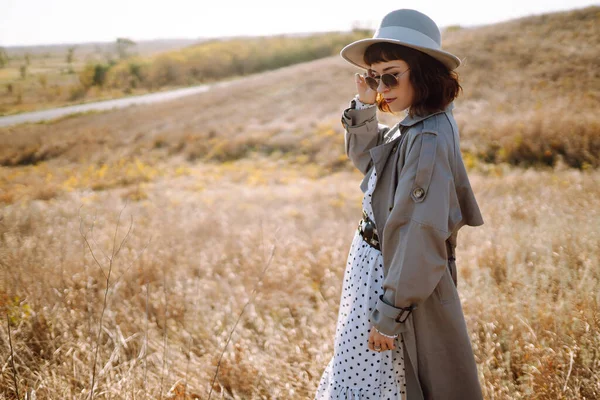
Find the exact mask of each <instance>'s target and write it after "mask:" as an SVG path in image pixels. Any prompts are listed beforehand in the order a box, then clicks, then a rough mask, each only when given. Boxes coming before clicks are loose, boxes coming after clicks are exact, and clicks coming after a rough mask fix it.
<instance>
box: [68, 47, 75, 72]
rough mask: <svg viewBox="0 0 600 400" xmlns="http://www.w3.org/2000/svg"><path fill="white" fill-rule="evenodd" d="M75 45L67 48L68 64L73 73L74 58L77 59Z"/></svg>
mask: <svg viewBox="0 0 600 400" xmlns="http://www.w3.org/2000/svg"><path fill="white" fill-rule="evenodd" d="M74 53H75V46H72V47H69V48H68V49H67V64H69V73H70V74H72V73H73V60H74V59H75V56H74Z"/></svg>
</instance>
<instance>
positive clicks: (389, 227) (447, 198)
mask: <svg viewBox="0 0 600 400" xmlns="http://www.w3.org/2000/svg"><path fill="white" fill-rule="evenodd" d="M407 139H408V143H407V147H406V150H405V162H404V165H403V167H402V169H401V171H400V175H399V176H398V183H397V186H396V190H395V194H394V202H393V206H392V209H391V211H390V214H389V216H388V219H387V221H386V225H385V227H384V230H383V243H382V254H383V267H384V280H383V290H384V292H383V294H382V295H381V296H380V297H379V299H378V301H377V304H376V306H375V309H374V310H373V311H372V313H371V321H372V322H373V325H375V327H377V329H379V330H380V331H381V332H383V333H386V334H389V335H393V334H397V333H400V332H403V330H404V324H402V323H399V322H396V317H397V316H398V315H399V314H400V313H401V311H402V310H401V309H400V308H405V307H410V306H416V307H418V306H419V304H420V303H421V302H422V301H424V300H425V299H427V298H428V297H429V296H430V295H431V294H432V293H433V291H434V289H435V287H436V286H437V284H438V282H439V281H440V279H441V278H442V276H443V274H444V272H445V268H447V263H448V260H447V259H448V256H447V251H446V239H448V238H449V237H450V234H451V231H452V228H451V227H450V225H451V224H452V222H451V220H455V219H456V218H453V216H452V212H451V211H450V208H451V207H452V205H453V204H455V201H453V197H455V190H454V180H453V175H452V171H451V167H450V163H449V155H448V152H447V150H445V149H446V146H443V141H442V139H441V138H440V137H438V135H437V134H436V133H431V132H422V133H418V134H417V135H416V136H415V137H413V138H412V139H411V138H410V137H407ZM440 142H441V143H440ZM456 217H457V218H460V216H459V215H458V216H456Z"/></svg>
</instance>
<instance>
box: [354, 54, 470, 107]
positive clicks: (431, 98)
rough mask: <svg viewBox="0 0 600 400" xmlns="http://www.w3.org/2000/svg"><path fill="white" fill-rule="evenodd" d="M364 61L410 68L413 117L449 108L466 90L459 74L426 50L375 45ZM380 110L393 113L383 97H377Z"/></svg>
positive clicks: (370, 63)
mask: <svg viewBox="0 0 600 400" xmlns="http://www.w3.org/2000/svg"><path fill="white" fill-rule="evenodd" d="M363 59H364V61H365V63H366V64H368V65H373V64H375V63H378V62H384V61H394V60H402V61H404V62H406V63H407V64H408V67H409V68H410V75H409V76H410V83H411V84H412V86H413V88H414V90H415V98H414V100H413V104H411V106H410V109H409V114H410V116H411V117H412V116H415V115H427V114H431V113H432V112H436V111H440V110H443V109H445V108H446V106H447V105H448V104H450V103H451V102H452V101H453V100H454V99H455V98H456V97H458V93H459V91H460V90H462V87H461V86H460V83H459V82H458V74H457V73H456V72H455V71H450V70H449V69H448V67H446V66H445V65H444V64H442V63H441V62H440V61H438V60H436V59H435V58H433V57H431V56H430V55H428V54H425V53H423V52H422V51H419V50H415V49H412V48H410V47H406V46H402V45H399V44H394V43H386V42H380V43H374V44H372V45H370V46H369V47H367V50H366V51H365V54H364V56H363ZM377 107H378V108H379V109H380V110H381V111H385V112H391V110H390V108H389V106H388V104H387V103H386V102H385V101H384V99H383V96H382V95H381V94H378V95H377Z"/></svg>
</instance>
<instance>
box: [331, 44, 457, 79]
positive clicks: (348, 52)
mask: <svg viewBox="0 0 600 400" xmlns="http://www.w3.org/2000/svg"><path fill="white" fill-rule="evenodd" d="M375 43H394V44H399V45H402V46H406V47H410V48H411V49H415V50H419V51H422V52H423V53H425V54H427V55H429V56H431V57H433V58H435V59H436V60H438V61H440V62H441V63H442V64H444V65H445V66H446V67H448V69H449V70H451V71H452V70H453V69H456V68H457V67H458V66H459V65H460V58H458V57H456V56H455V55H454V54H451V53H448V52H447V51H443V50H435V49H431V48H428V47H421V46H416V45H413V44H410V43H406V42H403V41H401V40H395V39H385V38H373V39H361V40H357V41H356V42H353V43H350V44H349V45H347V46H346V47H344V48H343V49H342V51H341V52H340V55H341V56H342V58H343V59H344V60H346V61H348V62H349V63H350V64H353V65H356V66H357V67H360V68H364V69H369V67H370V66H369V65H367V64H365V61H364V59H363V58H364V54H365V51H366V50H367V47H369V46H370V45H372V44H375Z"/></svg>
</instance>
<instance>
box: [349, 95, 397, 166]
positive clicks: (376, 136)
mask: <svg viewBox="0 0 600 400" xmlns="http://www.w3.org/2000/svg"><path fill="white" fill-rule="evenodd" d="M342 125H343V126H344V129H345V130H346V132H345V136H344V139H345V150H346V155H347V156H348V158H350V161H352V163H353V164H354V166H355V167H356V168H358V170H359V171H360V172H362V173H363V174H366V173H367V172H368V171H369V168H370V167H371V164H372V160H371V154H370V153H369V150H371V149H372V148H373V147H375V146H377V145H379V144H381V143H382V142H383V136H384V134H385V133H386V132H387V131H388V130H389V127H387V126H386V125H381V124H379V122H378V121H377V107H369V108H365V109H362V110H356V109H354V107H353V106H351V107H350V108H347V109H346V110H344V113H343V114H342Z"/></svg>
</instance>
